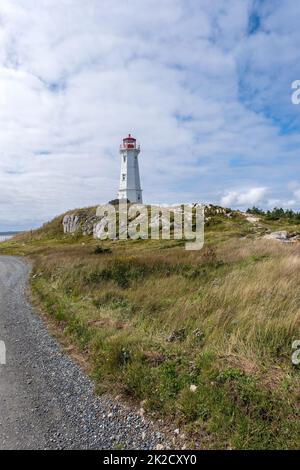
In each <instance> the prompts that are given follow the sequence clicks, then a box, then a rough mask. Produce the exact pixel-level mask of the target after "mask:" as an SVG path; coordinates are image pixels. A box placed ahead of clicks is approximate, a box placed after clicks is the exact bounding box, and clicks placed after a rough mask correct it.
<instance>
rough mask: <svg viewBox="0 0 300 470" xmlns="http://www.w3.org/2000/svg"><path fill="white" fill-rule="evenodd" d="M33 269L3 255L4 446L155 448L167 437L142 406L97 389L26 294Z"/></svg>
mask: <svg viewBox="0 0 300 470" xmlns="http://www.w3.org/2000/svg"><path fill="white" fill-rule="evenodd" d="M29 271H30V268H29V266H28V265H27V264H26V263H25V262H24V261H23V260H22V259H19V258H16V257H8V256H1V257H0V340H2V341H4V342H5V345H6V351H7V357H6V365H0V449H118V448H123V449H152V448H156V446H157V445H158V444H160V443H163V444H165V443H164V436H163V435H162V434H161V433H160V432H158V431H157V430H156V429H155V428H154V427H153V425H152V424H151V423H150V422H147V421H146V420H144V419H143V418H141V417H140V416H139V415H138V414H137V412H136V411H134V410H131V409H130V408H127V407H125V406H124V405H122V404H120V403H117V402H116V400H115V399H112V398H110V397H107V396H101V397H99V396H96V395H95V394H94V386H93V383H92V382H91V381H90V379H89V378H88V377H87V376H86V375H85V374H84V373H83V372H82V370H81V369H80V367H79V366H78V365H77V364H75V363H74V362H73V361H72V359H70V358H69V357H68V356H67V355H66V354H64V353H63V352H62V350H61V348H60V346H59V344H58V343H57V341H56V340H55V339H54V338H53V337H52V336H51V335H50V334H49V332H48V331H47V328H46V327H45V325H44V324H43V321H42V320H41V318H40V317H39V316H38V315H37V314H36V313H35V312H34V310H33V308H32V307H31V306H30V304H29V303H28V301H27V299H26V287H27V282H28V276H29Z"/></svg>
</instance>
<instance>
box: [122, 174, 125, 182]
mask: <svg viewBox="0 0 300 470" xmlns="http://www.w3.org/2000/svg"><path fill="white" fill-rule="evenodd" d="M125 179H126V175H125V173H123V174H122V181H125Z"/></svg>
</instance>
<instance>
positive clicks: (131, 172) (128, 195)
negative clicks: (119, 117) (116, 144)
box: [118, 134, 143, 203]
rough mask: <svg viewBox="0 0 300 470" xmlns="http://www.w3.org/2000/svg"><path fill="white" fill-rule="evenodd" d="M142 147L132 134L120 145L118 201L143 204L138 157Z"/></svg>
mask: <svg viewBox="0 0 300 470" xmlns="http://www.w3.org/2000/svg"><path fill="white" fill-rule="evenodd" d="M139 153H140V146H139V145H137V143H136V139H134V138H133V137H132V136H131V135H130V134H129V135H128V137H125V139H123V143H122V144H121V145H120V155H121V175H120V189H119V192H118V199H128V200H129V201H130V202H139V203H142V202H143V198H142V190H141V182H140V172H139V162H138V156H139Z"/></svg>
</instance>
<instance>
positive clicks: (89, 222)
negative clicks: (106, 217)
mask: <svg viewBox="0 0 300 470" xmlns="http://www.w3.org/2000/svg"><path fill="white" fill-rule="evenodd" d="M100 219H101V218H100V217H97V216H96V215H95V216H89V217H84V216H80V215H78V214H75V213H74V214H67V215H65V216H64V218H63V227H64V233H70V234H75V233H77V232H81V233H82V235H92V234H93V232H94V226H95V224H96V223H97V222H99V220H100Z"/></svg>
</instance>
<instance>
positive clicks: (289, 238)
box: [263, 230, 300, 243]
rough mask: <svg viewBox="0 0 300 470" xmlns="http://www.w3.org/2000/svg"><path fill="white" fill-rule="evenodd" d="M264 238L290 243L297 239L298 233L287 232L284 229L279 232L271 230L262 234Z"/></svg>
mask: <svg viewBox="0 0 300 470" xmlns="http://www.w3.org/2000/svg"><path fill="white" fill-rule="evenodd" d="M263 238H265V239H267V240H276V241H279V242H282V243H292V242H296V241H298V240H299V238H300V237H299V234H298V233H289V232H287V231H285V230H283V231H281V232H271V233H268V234H266V235H264V237H263Z"/></svg>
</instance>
